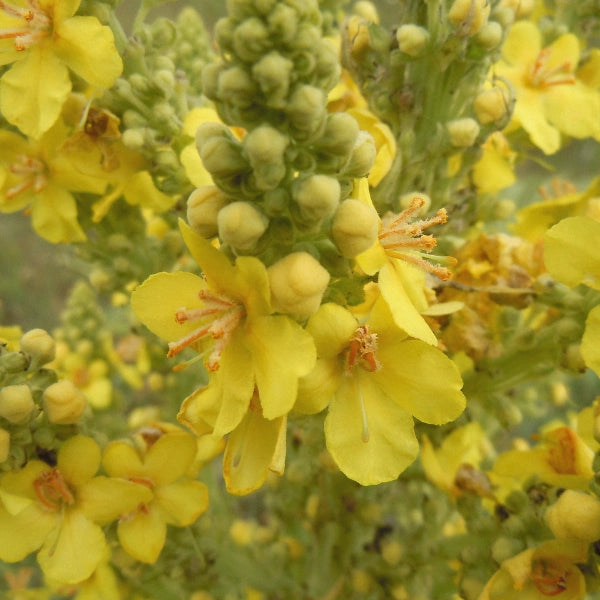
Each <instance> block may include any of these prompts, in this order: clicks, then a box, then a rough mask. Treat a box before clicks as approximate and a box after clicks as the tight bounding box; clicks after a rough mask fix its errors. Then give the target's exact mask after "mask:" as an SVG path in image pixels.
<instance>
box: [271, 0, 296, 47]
mask: <svg viewBox="0 0 600 600" xmlns="http://www.w3.org/2000/svg"><path fill="white" fill-rule="evenodd" d="M267 21H268V23H269V31H270V32H271V35H272V36H273V38H275V39H278V40H279V41H280V42H283V43H284V44H290V43H292V42H293V41H294V38H295V37H296V33H297V31H298V14H297V13H296V11H295V10H294V9H293V8H292V7H291V6H287V5H285V4H282V3H281V2H275V7H274V8H273V9H272V10H271V11H269V13H268V17H267Z"/></svg>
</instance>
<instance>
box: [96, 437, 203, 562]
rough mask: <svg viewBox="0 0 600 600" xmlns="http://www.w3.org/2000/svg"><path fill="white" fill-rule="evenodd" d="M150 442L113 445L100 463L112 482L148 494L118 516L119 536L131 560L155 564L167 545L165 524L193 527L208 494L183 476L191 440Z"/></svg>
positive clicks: (193, 453) (194, 447)
mask: <svg viewBox="0 0 600 600" xmlns="http://www.w3.org/2000/svg"><path fill="white" fill-rule="evenodd" d="M156 431H157V434H158V435H159V436H160V437H158V439H156V440H155V438H151V439H150V438H149V441H148V442H147V443H146V445H145V446H144V447H141V446H138V448H134V447H133V445H131V444H128V443H127V442H111V443H110V444H109V445H108V446H107V447H106V449H105V451H104V456H103V459H102V464H103V466H104V468H105V470H106V472H107V473H108V474H109V475H111V476H112V477H120V478H123V479H126V480H127V481H131V482H133V483H135V484H137V485H138V486H139V487H143V488H145V489H148V490H150V491H151V493H152V494H151V499H149V500H146V501H145V502H143V503H140V504H139V505H138V506H137V507H136V508H135V509H133V510H132V511H130V512H128V513H126V514H123V515H121V518H120V519H119V524H118V526H117V534H118V536H119V542H120V543H121V546H122V547H123V548H124V549H125V551H126V552H128V553H129V554H130V555H131V556H133V557H134V558H136V559H137V560H140V561H142V562H145V563H154V562H156V559H157V558H158V555H159V554H160V552H161V550H162V548H163V546H164V544H165V540H166V536H167V524H169V525H175V526H176V527H186V526H187V525H191V524H192V523H193V522H194V521H196V519H197V518H198V517H199V516H200V515H201V514H202V513H203V512H204V511H205V510H206V509H207V508H208V491H207V489H206V486H205V485H204V484H203V483H201V482H200V481H194V480H193V479H190V478H189V477H187V476H186V473H187V471H188V470H189V468H190V466H191V465H192V464H193V462H194V459H195V457H196V451H197V445H196V439H195V437H194V436H193V435H191V434H189V433H186V432H184V431H171V432H167V433H164V434H162V433H161V432H160V431H158V430H156Z"/></svg>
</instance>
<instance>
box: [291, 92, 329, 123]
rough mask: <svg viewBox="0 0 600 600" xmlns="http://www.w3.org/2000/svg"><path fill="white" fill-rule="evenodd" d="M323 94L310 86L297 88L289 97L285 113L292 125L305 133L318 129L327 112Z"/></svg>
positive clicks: (325, 99)
mask: <svg viewBox="0 0 600 600" xmlns="http://www.w3.org/2000/svg"><path fill="white" fill-rule="evenodd" d="M326 102H327V98H326V97H325V93H324V92H323V91H322V90H320V89H319V88H317V87H313V86H312V85H302V86H299V87H298V88H297V89H296V90H295V91H294V93H293V94H292V95H291V96H290V98H289V102H288V105H287V113H288V115H289V117H290V121H291V122H292V125H293V126H294V127H295V128H296V129H299V130H300V131H305V132H314V131H317V130H318V129H319V127H320V126H321V123H322V121H323V119H324V118H325V116H326V114H327V111H326V110H325V104H326Z"/></svg>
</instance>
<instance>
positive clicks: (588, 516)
mask: <svg viewBox="0 0 600 600" xmlns="http://www.w3.org/2000/svg"><path fill="white" fill-rule="evenodd" d="M544 517H545V519H546V522H547V523H548V526H549V527H550V529H551V530H552V533H553V534H554V535H555V536H556V537H557V538H559V539H576V540H582V541H584V542H594V541H596V540H598V539H600V500H599V499H598V498H597V497H595V496H591V495H590V494H586V493H584V492H579V491H575V490H565V491H564V492H563V493H562V494H561V495H560V497H559V499H558V500H557V501H556V502H555V503H554V504H553V505H552V506H550V507H549V508H548V509H547V510H546V513H545V515H544Z"/></svg>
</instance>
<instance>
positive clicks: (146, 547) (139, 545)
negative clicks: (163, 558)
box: [117, 508, 167, 564]
mask: <svg viewBox="0 0 600 600" xmlns="http://www.w3.org/2000/svg"><path fill="white" fill-rule="evenodd" d="M117 535H118V536H119V542H120V544H121V546H122V547H123V549H124V550H125V552H127V553H128V554H130V555H131V556H133V558H136V559H137V560H139V561H141V562H144V563H150V564H152V563H154V562H156V559H157V558H158V555H159V554H160V551H161V550H162V549H163V546H164V545H165V540H166V537H167V524H166V523H165V521H164V520H163V519H162V517H161V514H160V511H158V510H155V509H152V508H151V509H150V510H140V511H138V512H137V513H136V515H135V516H134V517H131V518H129V519H123V520H121V521H119V525H118V527H117Z"/></svg>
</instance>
